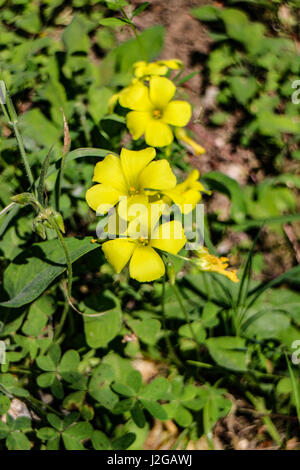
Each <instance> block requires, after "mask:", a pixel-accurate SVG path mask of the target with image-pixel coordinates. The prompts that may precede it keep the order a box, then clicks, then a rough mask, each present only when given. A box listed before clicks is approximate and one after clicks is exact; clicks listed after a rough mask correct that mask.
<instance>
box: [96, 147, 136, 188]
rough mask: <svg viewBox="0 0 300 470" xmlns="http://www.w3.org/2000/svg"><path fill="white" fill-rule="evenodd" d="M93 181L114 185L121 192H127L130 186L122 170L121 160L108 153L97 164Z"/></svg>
mask: <svg viewBox="0 0 300 470" xmlns="http://www.w3.org/2000/svg"><path fill="white" fill-rule="evenodd" d="M93 181H96V182H97V183H103V184H105V185H106V186H112V187H113V188H115V189H116V190H117V191H118V192H119V193H121V194H127V191H128V187H127V183H126V179H125V176H124V173H123V171H122V166H121V160H120V158H119V157H116V156H115V155H107V156H106V157H105V158H104V160H102V161H101V162H98V163H97V165H96V166H95V170H94V177H93Z"/></svg>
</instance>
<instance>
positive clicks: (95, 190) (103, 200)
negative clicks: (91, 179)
mask: <svg viewBox="0 0 300 470" xmlns="http://www.w3.org/2000/svg"><path fill="white" fill-rule="evenodd" d="M85 198H86V202H87V203H88V205H89V206H90V207H91V208H92V209H94V211H96V212H97V213H98V214H99V215H100V214H106V213H107V212H108V211H109V209H111V207H112V206H114V205H115V204H117V202H118V201H119V198H120V193H119V192H118V191H117V190H116V189H115V188H113V187H112V186H106V185H105V184H95V186H92V187H91V188H89V189H88V190H87V192H86V195H85Z"/></svg>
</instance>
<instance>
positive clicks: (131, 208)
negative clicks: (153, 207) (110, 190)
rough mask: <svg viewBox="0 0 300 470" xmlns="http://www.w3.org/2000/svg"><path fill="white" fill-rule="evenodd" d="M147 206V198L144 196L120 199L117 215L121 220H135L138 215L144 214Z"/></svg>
mask: <svg viewBox="0 0 300 470" xmlns="http://www.w3.org/2000/svg"><path fill="white" fill-rule="evenodd" d="M147 204H148V197H147V196H146V195H144V194H137V195H136V196H129V197H126V196H124V197H121V199H120V204H119V206H118V214H119V216H120V217H121V219H123V220H133V219H136V218H137V217H138V216H139V214H140V213H142V212H144V210H145V207H147Z"/></svg>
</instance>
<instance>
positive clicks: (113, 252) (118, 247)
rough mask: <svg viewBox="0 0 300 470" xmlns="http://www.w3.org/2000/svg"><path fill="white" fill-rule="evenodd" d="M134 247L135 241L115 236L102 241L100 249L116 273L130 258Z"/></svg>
mask: <svg viewBox="0 0 300 470" xmlns="http://www.w3.org/2000/svg"><path fill="white" fill-rule="evenodd" d="M136 247H137V245H136V243H135V242H132V241H128V240H124V239H122V238H116V239H115V240H109V241H108V242H105V243H103V245H102V250H103V251H104V254H105V257H106V259H107V261H108V262H109V263H110V264H111V265H112V266H113V268H114V270H115V271H116V273H119V272H120V271H122V269H123V268H124V266H125V265H126V264H127V263H128V261H129V260H130V257H131V256H132V253H133V252H134V250H135V249H136Z"/></svg>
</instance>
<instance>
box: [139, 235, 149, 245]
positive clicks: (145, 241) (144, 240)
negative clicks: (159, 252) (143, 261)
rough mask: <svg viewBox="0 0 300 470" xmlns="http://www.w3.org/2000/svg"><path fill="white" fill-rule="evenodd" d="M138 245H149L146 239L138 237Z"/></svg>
mask: <svg viewBox="0 0 300 470" xmlns="http://www.w3.org/2000/svg"><path fill="white" fill-rule="evenodd" d="M139 243H140V244H141V245H143V246H147V245H148V243H149V240H148V238H145V237H140V238H139Z"/></svg>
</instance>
